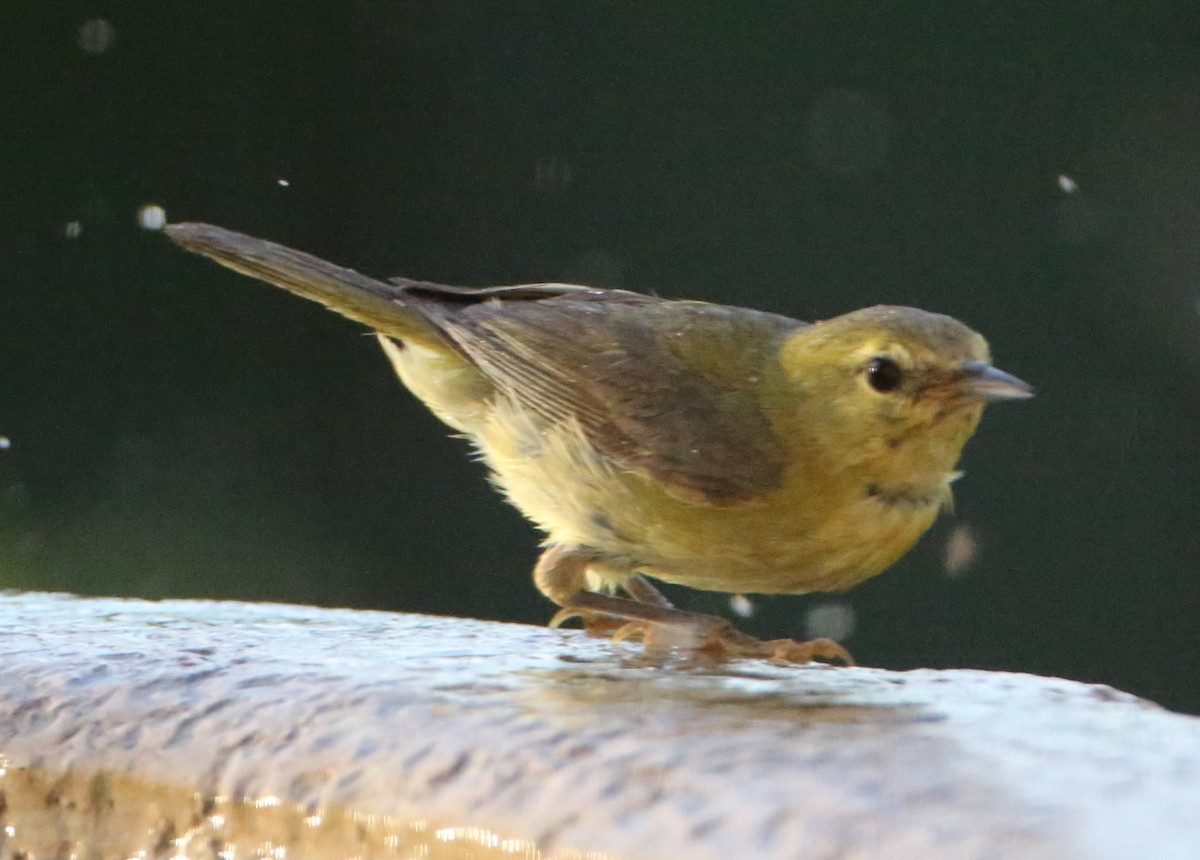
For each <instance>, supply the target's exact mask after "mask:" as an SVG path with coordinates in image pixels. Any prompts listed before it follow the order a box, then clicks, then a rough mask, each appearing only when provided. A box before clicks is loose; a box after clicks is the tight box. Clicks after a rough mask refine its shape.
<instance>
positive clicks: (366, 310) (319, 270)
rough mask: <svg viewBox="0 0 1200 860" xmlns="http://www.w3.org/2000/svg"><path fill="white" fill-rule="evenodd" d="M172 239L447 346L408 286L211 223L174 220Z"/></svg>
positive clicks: (390, 330) (390, 329)
mask: <svg viewBox="0 0 1200 860" xmlns="http://www.w3.org/2000/svg"><path fill="white" fill-rule="evenodd" d="M165 232H166V234H167V236H169V237H170V239H171V241H172V242H174V243H175V244H177V245H179V247H181V248H184V249H185V250H188V251H192V252H194V253H197V254H203V255H204V256H205V257H208V258H209V259H211V260H215V261H216V262H218V263H220V264H221V265H222V266H228V267H229V268H230V269H233V270H234V271H235V272H241V273H242V274H244V275H249V276H250V277H252V278H258V279H259V280H260V281H266V282H267V283H269V284H274V285H275V286H277V287H283V288H284V289H285V290H288V291H290V292H293V293H295V294H296V295H298V296H303V297H304V298H306V299H312V300H313V301H314V302H320V303H321V304H323V305H325V307H327V308H329V309H331V310H334V311H337V312H338V313H339V314H341V315H342V316H344V317H348V318H349V319H352V320H355V321H357V322H361V323H365V324H366V325H368V326H370V327H371V328H373V329H375V330H376V331H379V332H382V333H383V334H386V335H390V336H392V337H398V338H400V339H401V340H412V341H416V342H417V343H421V344H425V345H427V346H432V347H443V348H444V347H445V346H446V340H445V337H444V336H443V335H442V334H441V333H440V332H439V331H438V329H437V327H436V326H435V325H434V324H433V323H432V322H431V321H430V320H429V318H428V317H427V316H426V315H425V314H424V313H422V311H421V310H420V308H418V307H416V306H415V305H414V304H413V303H412V302H409V301H406V300H405V297H404V294H403V291H402V290H400V289H399V288H397V287H394V286H391V285H390V284H387V283H384V282H383V281H377V280H375V279H374V278H368V277H367V276H366V275H360V274H359V273H358V272H356V271H354V270H353V269H345V268H342V267H341V266H336V265H334V264H333V263H327V262H325V261H324V260H322V259H319V258H318V257H314V256H312V255H311V254H305V253H304V252H302V251H296V250H293V249H292V248H288V247H285V246H283V245H277V244H275V243H274V242H268V241H266V240H264V239H255V238H254V237H253V236H246V235H245V234H243V233H235V232H234V231H233V230H226V229H225V228H223V227H214V226H213V225H212V224H198V223H184V224H172V225H170V226H168V227H167V228H166V231H165Z"/></svg>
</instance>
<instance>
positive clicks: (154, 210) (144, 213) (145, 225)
mask: <svg viewBox="0 0 1200 860" xmlns="http://www.w3.org/2000/svg"><path fill="white" fill-rule="evenodd" d="M138 225H139V226H140V227H141V228H142V229H143V230H161V229H162V228H163V227H165V226H167V211H166V210H165V209H163V208H162V207H161V206H156V205H154V204H153V203H148V204H146V205H145V206H143V207H142V208H141V209H139V210H138Z"/></svg>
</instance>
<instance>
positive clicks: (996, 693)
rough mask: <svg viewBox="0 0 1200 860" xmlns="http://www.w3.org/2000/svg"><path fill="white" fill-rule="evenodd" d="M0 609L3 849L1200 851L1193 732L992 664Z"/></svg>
mask: <svg viewBox="0 0 1200 860" xmlns="http://www.w3.org/2000/svg"><path fill="white" fill-rule="evenodd" d="M637 653H638V651H637V648H636V647H634V646H612V645H610V644H609V643H607V642H604V641H597V640H591V639H588V638H586V637H585V636H583V635H582V634H579V633H577V632H573V631H551V630H546V629H542V628H536V627H524V626H517V625H504V624H494V623H486V622H477V621H467V620H461V619H446V618H432V617H426V616H414V615H394V614H384V613H371V612H354V611H344V610H320V609H311V608H303V607H295V606H278V605H253V604H240V603H212V602H192V601H168V602H161V603H148V602H139V601H127V600H115V599H110V600H88V599H77V598H71V597H64V596H58V595H45V594H5V595H0V753H3V756H4V759H5V760H4V762H3V765H4V766H3V768H2V775H0V792H3V793H2V794H0V825H3V826H2V827H0V858H3V860H10V858H18V860H19V858H26V860H36V858H42V857H51V856H54V857H63V858H67V857H79V858H97V860H99V858H108V857H113V858H132V857H145V858H151V857H163V858H168V857H170V858H180V860H182V858H189V857H205V858H221V860H237V858H244V857H261V858H274V860H283V858H286V857H288V856H289V855H290V856H291V857H293V858H296V857H305V858H320V860H324V858H335V857H336V858H343V857H352V856H356V857H364V858H365V857H375V856H386V857H404V858H408V857H414V858H415V857H426V858H435V860H436V858H449V857H454V858H468V857H471V858H489V857H524V858H535V857H538V858H595V860H598V858H613V860H616V858H628V860H635V858H689V860H704V858H743V857H745V858H785V857H786V858H822V860H824V858H829V860H833V858H876V857H880V858H883V857H886V858H889V860H905V858H914V860H916V858H921V860H937V858H955V860H972V858H1009V857H1012V858H1023V860H1024V858H1034V860H1036V858H1056V860H1062V858H1097V860H1101V859H1102V858H1103V860H1107V858H1112V860H1118V858H1138V860H1160V858H1161V860H1174V859H1175V858H1178V860H1194V858H1196V857H1200V720H1198V719H1196V718H1193V717H1186V716H1181V715H1176V714H1171V713H1168V712H1166V711H1164V710H1162V709H1161V708H1158V707H1157V706H1154V705H1152V704H1149V703H1147V702H1144V701H1141V700H1138V699H1136V698H1133V697H1131V696H1128V695H1125V694H1122V693H1118V692H1115V691H1113V690H1111V689H1109V688H1107V687H1099V686H1090V685H1085V684H1078V683H1073V682H1070V681H1062V680H1057V679H1052V678H1038V677H1032V676H1025V675H1009V674H999V673H987V672H977V671H947V672H937V671H916V672H903V673H898V672H887V671H882V670H876V669H844V668H828V667H821V666H801V667H775V666H771V665H769V664H765V663H750V662H746V663H740V664H735V665H733V666H730V667H726V668H725V669H724V670H722V671H720V672H701V671H695V670H687V669H684V668H680V667H674V668H671V667H654V666H647V665H644V664H643V663H641V662H640V661H639V660H638V659H637V656H636V655H637Z"/></svg>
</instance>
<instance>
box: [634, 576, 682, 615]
mask: <svg viewBox="0 0 1200 860" xmlns="http://www.w3.org/2000/svg"><path fill="white" fill-rule="evenodd" d="M621 588H622V589H624V590H625V593H626V594H628V595H629V596H630V597H632V598H633V599H634V600H636V601H638V602H639V603H645V604H648V605H650V606H661V607H663V608H664V609H674V608H675V606H674V604H672V603H671V601H669V600H667V596H666V595H665V594H663V593H662V592H661V591H659V590H658V589H657V588H655V587H654V586H653V585H651V584H650V581H649V580H647V579H646V577H644V576H642V575H641V574H640V573H635V574H633V576H631V577H629V579H627V580H625V582H624V583H622V585H621Z"/></svg>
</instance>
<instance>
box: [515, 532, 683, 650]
mask: <svg viewBox="0 0 1200 860" xmlns="http://www.w3.org/2000/svg"><path fill="white" fill-rule="evenodd" d="M603 559H604V556H603V555H601V554H600V553H597V552H596V551H594V550H591V549H588V548H586V547H573V546H564V545H563V544H552V545H551V546H549V547H548V548H547V549H546V551H545V552H543V553H542V555H541V558H539V559H538V563H537V565H536V566H535V567H534V569H533V584H534V585H536V586H537V589H538V591H540V592H541V593H542V594H544V595H546V596H547V597H548V598H550V599H551V600H552V601H554V602H555V603H556V604H558V605H559V606H563V607H567V606H569V605H570V603H571V599H572V598H573V597H574V596H575V595H577V594H588V593H590V592H589V591H588V569H589V568H590V567H592V566H593V565H598V564H600V563H602V561H603ZM638 578H639V579H641V577H638ZM642 582H643V584H644V585H645V586H646V588H647V589H649V590H650V591H651V592H654V594H658V589H656V588H655V587H654V586H652V585H651V584H650V583H648V582H646V581H645V580H642ZM658 597H659V599H660V600H662V601H664V602H665V601H666V598H665V597H663V596H662V595H661V594H658ZM566 611H567V610H566V609H564V610H562V612H566ZM562 612H560V613H559V614H558V615H555V616H554V618H552V619H550V626H552V627H557V626H558V621H559V615H561V614H562ZM569 617H579V618H582V619H583V628H584V630H586V631H587V632H588V633H590V634H592V635H593V636H609V635H612V634H613V633H615V632H616V631H617V630H619V629H620V628H621V627H622V626H624V624H625V622H624V621H623V620H622V619H620V618H615V617H613V616H611V615H606V614H603V613H594V614H593V613H588V614H579V613H573V614H572V615H571V616H569Z"/></svg>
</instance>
